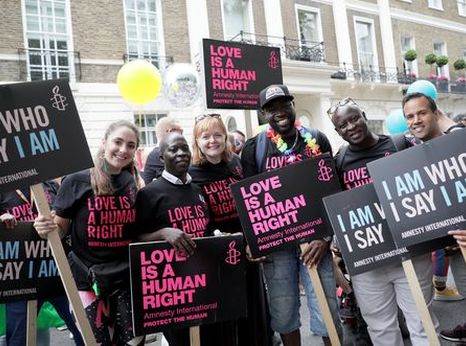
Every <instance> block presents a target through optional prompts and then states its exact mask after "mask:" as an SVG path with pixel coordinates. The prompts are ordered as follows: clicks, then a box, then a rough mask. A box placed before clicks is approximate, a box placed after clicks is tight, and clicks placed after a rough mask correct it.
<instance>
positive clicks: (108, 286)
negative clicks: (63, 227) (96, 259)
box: [69, 251, 129, 297]
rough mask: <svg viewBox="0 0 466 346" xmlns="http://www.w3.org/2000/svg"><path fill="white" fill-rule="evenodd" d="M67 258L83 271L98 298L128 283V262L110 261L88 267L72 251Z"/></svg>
mask: <svg viewBox="0 0 466 346" xmlns="http://www.w3.org/2000/svg"><path fill="white" fill-rule="evenodd" d="M69 256H70V257H71V259H72V261H73V262H74V263H75V264H76V265H78V266H79V267H80V268H81V270H85V272H86V273H87V279H88V282H89V285H90V286H91V287H92V289H93V290H94V292H95V293H96V295H97V296H99V297H100V296H103V295H108V294H110V293H112V292H114V291H115V290H117V289H118V288H121V287H122V286H124V285H125V284H128V283H129V262H122V261H112V262H106V263H100V264H94V265H91V266H90V267H88V266H87V265H86V264H84V262H83V261H82V260H81V259H80V258H79V257H78V256H76V254H75V253H73V251H71V252H70V254H69Z"/></svg>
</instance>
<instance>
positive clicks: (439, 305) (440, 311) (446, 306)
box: [50, 297, 466, 346]
mask: <svg viewBox="0 0 466 346" xmlns="http://www.w3.org/2000/svg"><path fill="white" fill-rule="evenodd" d="M301 298H302V299H301V321H302V324H303V325H302V326H301V339H302V345H303V346H306V345H313V346H320V345H323V343H322V339H321V338H320V337H317V336H315V335H312V334H311V332H310V329H309V311H308V310H307V308H306V303H305V301H304V300H303V299H305V297H301ZM433 307H434V311H435V313H436V315H437V317H438V319H439V321H440V330H443V329H451V328H453V327H455V326H456V325H457V324H460V323H464V322H466V300H462V301H456V302H438V301H434V306H433ZM343 332H344V335H343V338H344V340H343V343H342V345H343V346H361V345H357V344H356V342H355V341H354V340H353V336H352V335H351V332H350V331H349V329H348V328H344V329H343ZM50 334H51V335H50V340H51V342H50V345H52V346H55V345H60V346H73V345H74V342H73V340H71V339H70V338H69V334H70V333H69V332H68V330H64V331H59V330H57V329H51V333H50ZM146 345H148V346H162V344H161V337H160V334H157V339H156V340H154V341H152V342H150V343H146ZM405 345H411V342H410V341H409V339H405ZM441 345H442V346H453V345H455V344H454V343H451V342H448V341H444V340H441ZM219 346H221V343H219Z"/></svg>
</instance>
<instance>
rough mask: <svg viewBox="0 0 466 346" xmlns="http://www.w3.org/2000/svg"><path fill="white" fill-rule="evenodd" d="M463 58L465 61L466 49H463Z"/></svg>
mask: <svg viewBox="0 0 466 346" xmlns="http://www.w3.org/2000/svg"><path fill="white" fill-rule="evenodd" d="M463 58H465V59H466V48H465V49H463Z"/></svg>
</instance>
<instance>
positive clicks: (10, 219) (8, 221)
mask: <svg viewBox="0 0 466 346" xmlns="http://www.w3.org/2000/svg"><path fill="white" fill-rule="evenodd" d="M0 222H3V223H4V224H5V227H6V228H7V229H13V228H15V226H16V224H17V222H16V218H15V217H14V215H11V214H9V213H5V214H2V215H0Z"/></svg>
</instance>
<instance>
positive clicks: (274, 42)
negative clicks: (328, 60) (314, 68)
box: [230, 31, 325, 63]
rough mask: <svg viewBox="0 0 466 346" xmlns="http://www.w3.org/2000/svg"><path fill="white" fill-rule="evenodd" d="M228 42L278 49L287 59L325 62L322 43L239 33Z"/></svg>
mask: <svg viewBox="0 0 466 346" xmlns="http://www.w3.org/2000/svg"><path fill="white" fill-rule="evenodd" d="M230 41H239V42H242V43H249V44H257V45H260V46H268V47H278V48H280V49H281V50H282V52H284V54H285V56H286V58H287V59H290V60H297V61H309V62H315V63H320V62H324V61H325V46H324V42H306V43H301V42H300V41H299V40H295V39H290V38H287V37H285V36H283V37H279V36H271V35H262V34H253V33H249V32H244V31H240V32H239V33H238V34H237V35H236V36H234V37H233V38H232V39H231V40H230Z"/></svg>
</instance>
